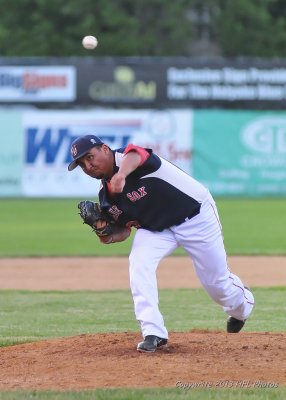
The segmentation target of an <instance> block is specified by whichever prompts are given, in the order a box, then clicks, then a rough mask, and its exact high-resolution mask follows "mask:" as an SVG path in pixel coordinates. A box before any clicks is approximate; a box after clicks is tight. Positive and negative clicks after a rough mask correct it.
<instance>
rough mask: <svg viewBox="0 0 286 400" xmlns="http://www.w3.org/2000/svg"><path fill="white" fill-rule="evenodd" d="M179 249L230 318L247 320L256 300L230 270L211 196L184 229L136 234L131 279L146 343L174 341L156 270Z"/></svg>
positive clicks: (139, 230)
mask: <svg viewBox="0 0 286 400" xmlns="http://www.w3.org/2000/svg"><path fill="white" fill-rule="evenodd" d="M179 246H181V247H183V248H184V249H185V250H186V251H187V253H188V254H189V255H190V257H191V258H192V260H193V264H194V267H195V271H196V273H197V276H198V278H199V279H200V282H201V283H202V285H203V287H204V288H205V290H206V291H207V292H208V294H209V295H210V296H211V297H212V299H213V300H214V301H215V302H217V303H218V304H220V305H221V306H222V307H223V309H224V311H225V312H226V313H227V314H228V315H230V316H232V317H235V318H237V319H239V320H245V319H247V318H248V316H249V315H250V313H251V311H252V308H253V305H254V298H253V295H252V293H251V292H250V291H249V290H247V289H245V288H244V285H243V283H242V282H241V280H240V279H239V277H238V276H236V275H234V274H233V273H232V272H231V271H230V270H229V268H228V265H227V257H226V252H225V248H224V243H223V236H222V230H221V225H220V221H219V218H218V213H217V209H216V205H215V202H214V200H213V198H212V196H211V195H210V194H209V195H208V197H207V199H206V200H205V201H204V202H203V203H202V206H201V211H200V213H199V214H198V215H197V216H195V217H193V218H192V219H190V220H187V221H186V222H184V223H182V224H181V225H176V226H172V227H170V228H169V229H165V230H164V231H162V232H151V231H148V230H145V229H141V228H140V229H138V230H137V232H136V235H135V237H134V241H133V245H132V250H131V253H130V257H129V275H130V287H131V292H132V296H133V300H134V309H135V316H136V319H137V320H138V321H139V323H140V326H141V331H142V335H143V337H145V336H147V335H156V336H159V337H161V338H168V331H167V329H166V327H165V325H164V320H163V317H162V314H161V313H160V310H159V300H158V288H157V278H156V270H157V267H158V264H159V262H160V261H161V260H162V258H163V257H165V256H167V255H169V254H170V253H172V252H173V251H174V250H175V249H176V248H177V247H179ZM174 273H175V271H174ZM174 279H176V277H174Z"/></svg>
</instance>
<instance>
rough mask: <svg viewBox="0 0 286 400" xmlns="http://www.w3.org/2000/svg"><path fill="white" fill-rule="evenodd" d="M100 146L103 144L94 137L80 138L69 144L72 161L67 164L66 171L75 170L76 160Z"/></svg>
mask: <svg viewBox="0 0 286 400" xmlns="http://www.w3.org/2000/svg"><path fill="white" fill-rule="evenodd" d="M102 144H103V142H102V141H101V140H100V139H99V138H98V137H97V136H94V135H85V136H80V137H79V138H77V139H76V140H74V141H73V142H72V144H71V155H72V158H73V161H72V162H71V163H70V164H69V166H68V170H69V171H72V170H73V169H75V168H76V167H77V166H78V163H77V160H79V159H80V158H81V157H83V156H85V155H86V154H87V153H88V151H89V150H90V149H91V148H92V147H95V146H100V145H102Z"/></svg>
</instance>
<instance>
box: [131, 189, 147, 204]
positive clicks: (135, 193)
mask: <svg viewBox="0 0 286 400" xmlns="http://www.w3.org/2000/svg"><path fill="white" fill-rule="evenodd" d="M146 195H147V192H146V191H145V186H142V187H141V188H139V189H138V190H137V191H136V190H133V192H132V193H127V194H126V196H127V197H128V199H129V200H130V201H132V203H134V202H135V201H137V200H140V199H142V197H144V196H146Z"/></svg>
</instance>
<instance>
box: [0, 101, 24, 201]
mask: <svg viewBox="0 0 286 400" xmlns="http://www.w3.org/2000/svg"><path fill="white" fill-rule="evenodd" d="M22 142H23V127H22V113H21V112H19V111H14V110H9V109H1V110H0V143H1V145H0V197H4V196H6V197H7V196H19V195H21V179H22V166H23V161H22V157H23V156H22V154H23V143H22Z"/></svg>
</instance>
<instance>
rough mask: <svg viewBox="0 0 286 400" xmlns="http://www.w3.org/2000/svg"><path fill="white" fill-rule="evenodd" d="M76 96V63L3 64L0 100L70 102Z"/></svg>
mask: <svg viewBox="0 0 286 400" xmlns="http://www.w3.org/2000/svg"><path fill="white" fill-rule="evenodd" d="M75 98H76V70H75V67H73V66H25V67H24V66H9V65H7V66H1V67H0V102H7V103H10V102H14V103H17V102H23V103H27V102H28V103H38V102H51V101H56V102H63V101H64V102H70V101H74V100H75Z"/></svg>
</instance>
